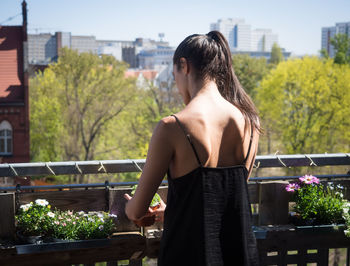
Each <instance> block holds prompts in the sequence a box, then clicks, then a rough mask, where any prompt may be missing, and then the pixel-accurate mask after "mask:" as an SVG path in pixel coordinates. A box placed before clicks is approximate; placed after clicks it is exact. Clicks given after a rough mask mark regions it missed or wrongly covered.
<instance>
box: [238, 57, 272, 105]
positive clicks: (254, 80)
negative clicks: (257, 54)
mask: <svg viewBox="0 0 350 266" xmlns="http://www.w3.org/2000/svg"><path fill="white" fill-rule="evenodd" d="M232 66H233V69H234V71H235V74H236V75H237V78H238V80H239V82H240V83H241V85H242V86H243V88H244V89H245V90H246V91H247V93H248V94H249V95H250V96H251V97H253V98H254V89H255V88H257V87H258V85H259V83H260V81H261V80H262V79H263V77H264V76H265V75H266V74H267V73H268V71H269V69H268V66H267V62H266V59H265V58H263V57H262V58H254V57H251V56H249V55H246V54H235V55H233V57H232Z"/></svg>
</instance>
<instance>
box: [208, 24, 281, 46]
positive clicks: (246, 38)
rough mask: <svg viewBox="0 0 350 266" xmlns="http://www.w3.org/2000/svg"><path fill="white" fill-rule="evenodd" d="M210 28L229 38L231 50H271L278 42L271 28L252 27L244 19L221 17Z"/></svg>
mask: <svg viewBox="0 0 350 266" xmlns="http://www.w3.org/2000/svg"><path fill="white" fill-rule="evenodd" d="M210 30H217V31H220V32H221V33H222V34H223V35H224V36H225V38H226V39H227V41H228V43H229V46H230V49H231V52H270V51H271V48H272V46H273V44H274V43H278V36H277V34H273V33H272V30H271V29H252V27H251V25H249V24H246V23H245V21H244V19H235V18H228V19H219V20H218V21H217V22H216V23H211V24H210Z"/></svg>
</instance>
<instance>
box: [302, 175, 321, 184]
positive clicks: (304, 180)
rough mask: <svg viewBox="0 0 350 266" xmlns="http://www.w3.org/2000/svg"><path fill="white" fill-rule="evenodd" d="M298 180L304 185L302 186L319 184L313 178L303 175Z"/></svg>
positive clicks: (317, 180)
mask: <svg viewBox="0 0 350 266" xmlns="http://www.w3.org/2000/svg"><path fill="white" fill-rule="evenodd" d="M299 180H300V181H301V182H302V183H304V184H313V183H315V184H319V183H320V180H319V179H318V178H317V177H315V176H313V175H304V176H302V177H299Z"/></svg>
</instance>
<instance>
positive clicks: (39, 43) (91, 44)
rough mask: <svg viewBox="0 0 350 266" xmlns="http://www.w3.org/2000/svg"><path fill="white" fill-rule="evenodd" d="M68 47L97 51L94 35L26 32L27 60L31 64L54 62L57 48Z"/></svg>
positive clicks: (83, 50)
mask: <svg viewBox="0 0 350 266" xmlns="http://www.w3.org/2000/svg"><path fill="white" fill-rule="evenodd" d="M63 47H68V48H71V49H74V50H77V51H78V52H79V53H83V52H92V53H96V54H97V52H98V43H97V41H96V38H95V36H72V35H71V33H70V32H56V33H55V34H54V35H52V34H50V33H40V34H28V60H29V64H31V65H48V64H50V63H51V62H55V61H56V60H57V57H58V55H59V50H60V49H61V48H63Z"/></svg>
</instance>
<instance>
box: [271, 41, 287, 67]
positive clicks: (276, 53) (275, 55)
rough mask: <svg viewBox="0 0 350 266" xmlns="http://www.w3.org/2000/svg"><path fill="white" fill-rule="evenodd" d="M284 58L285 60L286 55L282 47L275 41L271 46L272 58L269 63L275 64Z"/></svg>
mask: <svg viewBox="0 0 350 266" xmlns="http://www.w3.org/2000/svg"><path fill="white" fill-rule="evenodd" d="M283 60H284V56H283V53H282V49H281V47H279V46H278V44H277V43H274V44H273V46H272V48H271V58H270V61H269V63H271V64H273V65H278V64H279V63H280V62H282V61H283Z"/></svg>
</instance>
